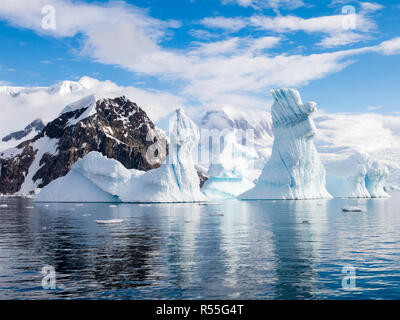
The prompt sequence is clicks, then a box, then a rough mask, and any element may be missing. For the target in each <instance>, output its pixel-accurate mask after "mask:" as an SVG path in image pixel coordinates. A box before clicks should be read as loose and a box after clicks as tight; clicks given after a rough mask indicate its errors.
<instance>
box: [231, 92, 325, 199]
mask: <svg viewBox="0 0 400 320" xmlns="http://www.w3.org/2000/svg"><path fill="white" fill-rule="evenodd" d="M271 93H272V95H273V97H274V99H275V101H274V103H273V105H272V108H271V113H272V122H273V132H274V144H273V148H272V155H271V158H270V160H269V161H268V163H267V164H266V165H265V167H264V169H263V171H262V173H261V176H260V178H259V179H258V180H257V182H256V185H255V187H254V188H252V189H250V190H248V191H246V192H245V193H243V194H241V195H239V198H241V199H318V198H330V197H331V196H330V194H329V193H328V192H327V191H326V188H325V168H324V166H323V164H322V163H321V161H320V158H319V155H318V152H317V149H316V147H315V144H314V135H315V125H314V122H313V121H312V119H311V118H310V115H311V114H312V113H313V112H314V111H315V107H316V104H315V103H314V102H308V103H305V104H303V103H302V101H301V98H300V94H299V92H298V91H296V90H294V89H278V90H272V91H271Z"/></svg>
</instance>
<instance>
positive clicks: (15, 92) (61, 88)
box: [0, 79, 90, 97]
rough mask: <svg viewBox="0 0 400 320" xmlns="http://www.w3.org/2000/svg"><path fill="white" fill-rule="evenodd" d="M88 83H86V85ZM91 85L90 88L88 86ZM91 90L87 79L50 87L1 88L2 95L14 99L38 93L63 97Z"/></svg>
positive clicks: (66, 81) (62, 82) (60, 83)
mask: <svg viewBox="0 0 400 320" xmlns="http://www.w3.org/2000/svg"><path fill="white" fill-rule="evenodd" d="M85 82H86V83H85ZM87 85H89V86H87ZM89 88H90V83H89V82H88V81H85V79H83V80H81V81H68V80H65V81H61V82H59V83H57V84H54V85H52V86H50V87H12V86H2V87H0V93H5V94H9V95H10V96H12V97H18V96H19V95H23V94H25V95H26V94H31V93H37V92H44V93H48V94H52V95H54V94H59V95H62V96H65V95H68V94H71V93H74V92H79V91H82V90H85V89H89Z"/></svg>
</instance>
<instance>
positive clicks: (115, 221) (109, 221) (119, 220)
mask: <svg viewBox="0 0 400 320" xmlns="http://www.w3.org/2000/svg"><path fill="white" fill-rule="evenodd" d="M122 222H124V220H122V219H110V220H96V223H98V224H116V223H122Z"/></svg>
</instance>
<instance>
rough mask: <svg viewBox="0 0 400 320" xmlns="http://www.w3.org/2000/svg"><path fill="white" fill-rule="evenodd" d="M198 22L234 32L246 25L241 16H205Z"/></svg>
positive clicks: (209, 26)
mask: <svg viewBox="0 0 400 320" xmlns="http://www.w3.org/2000/svg"><path fill="white" fill-rule="evenodd" d="M200 23H201V24H202V25H204V26H206V27H208V28H212V29H223V30H227V31H230V32H236V31H239V30H241V29H243V28H245V27H246V25H247V21H246V19H243V18H225V17H207V18H204V19H202V20H201V21H200Z"/></svg>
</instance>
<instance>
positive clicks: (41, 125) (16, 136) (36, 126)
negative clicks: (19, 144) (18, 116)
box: [2, 119, 44, 142]
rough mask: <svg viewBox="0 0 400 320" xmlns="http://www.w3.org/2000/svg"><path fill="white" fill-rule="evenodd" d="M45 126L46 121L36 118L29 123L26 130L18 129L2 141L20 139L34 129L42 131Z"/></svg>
mask: <svg viewBox="0 0 400 320" xmlns="http://www.w3.org/2000/svg"><path fill="white" fill-rule="evenodd" d="M43 128H44V123H43V121H42V120H41V119H36V120H34V121H33V122H32V123H30V124H28V125H27V126H26V127H25V129H24V130H20V131H16V132H13V133H10V134H9V135H7V136H5V137H4V138H3V139H2V141H4V142H8V141H10V140H12V139H14V140H16V141H18V140H21V139H23V138H25V137H26V136H28V135H29V134H30V133H31V132H32V131H35V132H40V131H41V130H43Z"/></svg>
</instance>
